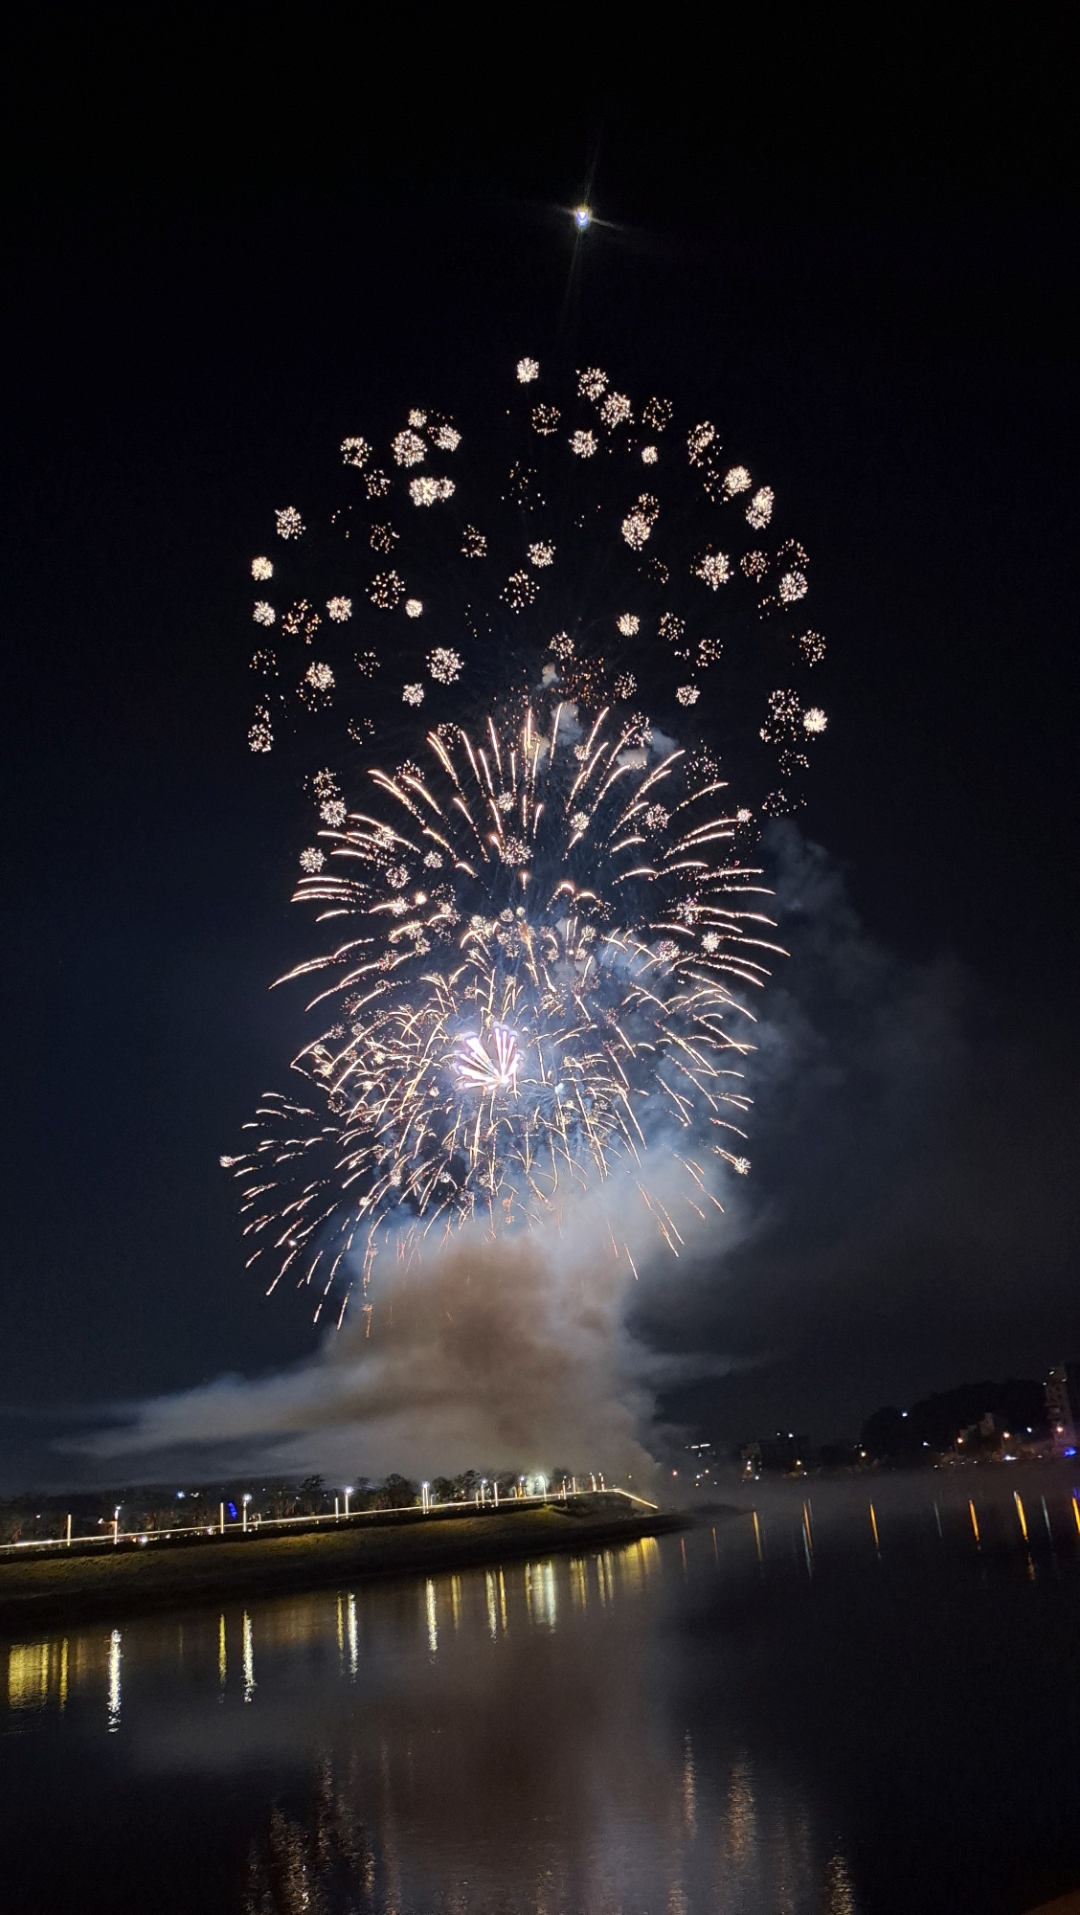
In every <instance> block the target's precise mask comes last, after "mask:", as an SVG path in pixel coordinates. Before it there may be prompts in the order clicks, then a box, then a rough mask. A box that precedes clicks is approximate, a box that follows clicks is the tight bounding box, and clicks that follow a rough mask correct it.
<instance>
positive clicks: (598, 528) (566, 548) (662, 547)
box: [247, 357, 825, 813]
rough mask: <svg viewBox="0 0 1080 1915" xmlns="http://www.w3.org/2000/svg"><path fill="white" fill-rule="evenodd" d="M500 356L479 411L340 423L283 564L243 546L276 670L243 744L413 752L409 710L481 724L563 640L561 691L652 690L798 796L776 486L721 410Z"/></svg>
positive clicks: (278, 546)
mask: <svg viewBox="0 0 1080 1915" xmlns="http://www.w3.org/2000/svg"><path fill="white" fill-rule="evenodd" d="M507 372H508V379H507V390H506V393H505V395H504V398H505V403H503V401H502V400H500V403H499V406H498V408H497V412H496V413H494V414H493V417H492V420H491V421H489V422H488V423H486V424H478V425H476V426H474V427H473V428H471V429H470V427H469V425H468V423H467V422H463V423H462V425H461V426H459V425H458V424H457V423H455V422H454V421H453V420H452V419H450V418H449V417H448V416H447V415H446V414H444V413H436V412H432V411H428V410H425V409H423V408H419V407H413V408H412V409H410V410H409V411H408V413H407V414H406V415H405V417H404V418H400V417H399V418H398V419H396V420H393V419H391V420H388V421H387V422H386V425H385V428H384V429H383V430H382V431H381V432H378V433H377V432H374V431H371V430H370V429H369V430H368V432H367V433H366V435H365V436H360V435H358V434H352V435H350V436H348V437H346V438H345V439H344V441H343V442H342V445H341V450H340V453H339V454H335V458H334V471H335V473H336V480H335V483H336V484H337V485H338V486H339V487H342V488H343V492H342V495H341V496H340V498H339V501H338V503H337V504H336V505H335V506H334V507H333V508H332V509H330V510H329V511H321V510H320V511H316V510H315V509H313V508H309V507H308V505H307V504H303V505H293V506H289V507H285V508H281V509H279V510H278V512H277V514H276V519H275V522H274V523H275V529H276V533H277V539H276V541H275V544H274V558H273V561H271V560H270V559H268V558H266V557H264V556H260V557H257V558H256V559H254V560H253V561H252V564H251V572H252V576H253V578H255V579H257V580H258V581H259V582H260V586H261V587H262V592H261V595H260V597H259V599H258V600H256V601H255V603H254V610H253V612H252V611H251V610H250V609H249V611H248V614H247V615H248V616H249V617H252V616H253V617H254V619H255V622H256V623H259V624H264V625H268V626H269V625H276V626H277V628H278V630H279V631H280V632H281V634H282V649H281V656H280V657H279V659H278V661H277V665H276V668H275V671H274V673H272V674H266V673H264V672H262V668H261V667H260V666H259V665H258V664H257V663H256V664H255V670H256V671H258V672H260V673H262V675H263V676H264V677H265V678H266V682H265V685H264V686H263V687H261V688H260V692H259V693H258V694H257V701H256V702H257V706H258V710H257V713H256V723H255V725H254V727H253V729H252V733H251V739H252V748H253V750H256V751H260V752H261V751H266V750H267V749H268V745H267V739H268V738H269V739H270V740H271V741H272V742H273V743H274V744H275V745H277V746H278V747H279V748H280V745H281V743H283V742H284V740H285V739H286V738H287V737H289V735H290V734H292V733H294V732H295V733H297V734H299V735H300V736H303V734H305V733H307V734H309V735H310V734H311V733H312V732H314V734H315V736H316V737H317V740H318V744H317V746H316V749H318V751H319V753H320V755H325V754H326V753H327V752H329V753H332V754H336V755H340V754H341V753H342V751H351V753H352V761H353V763H354V764H355V763H356V762H357V753H356V749H355V747H356V745H357V743H358V742H359V740H360V739H361V738H363V740H364V741H365V743H366V744H370V748H371V749H372V750H373V751H379V752H382V753H389V754H391V755H394V754H396V753H397V752H398V751H399V750H400V751H402V752H403V753H404V752H405V751H408V750H410V749H412V745H411V743H410V742H408V741H409V740H410V737H411V736H412V734H411V732H410V724H411V723H412V720H411V719H410V712H413V711H415V710H416V708H417V707H418V706H420V705H423V707H424V713H423V716H424V723H425V727H426V726H427V725H428V724H435V725H437V724H439V723H442V722H449V723H461V722H467V723H473V724H475V723H477V722H482V716H483V714H484V713H486V712H487V711H490V710H493V709H496V708H500V707H501V706H504V701H505V699H506V698H507V697H508V696H509V694H510V693H511V692H520V690H521V689H522V687H523V686H531V684H532V680H533V672H534V666H535V661H536V660H537V659H538V658H539V657H540V656H541V655H542V654H548V653H549V652H550V649H551V647H552V643H553V640H554V639H555V638H556V637H558V638H559V640H560V641H565V648H564V650H563V651H562V652H560V653H559V654H558V658H559V663H558V664H557V665H556V666H555V667H554V669H555V671H556V673H557V689H558V690H559V691H560V692H561V694H562V695H563V697H564V698H566V699H567V700H575V701H577V702H578V703H579V704H583V705H586V706H591V708H592V709H593V710H594V711H595V710H596V709H598V708H599V707H600V706H601V705H609V706H611V705H613V706H615V707H617V706H618V704H619V703H620V702H625V701H626V700H628V699H633V698H635V697H636V692H635V690H633V689H629V690H628V689H627V688H628V687H629V688H636V687H637V686H639V685H640V686H644V687H647V696H648V700H649V709H650V715H651V717H652V719H653V721H654V723H655V724H657V725H658V726H660V727H663V728H664V729H667V730H673V731H674V733H675V735H677V736H679V737H680V738H681V739H683V740H684V741H686V740H687V739H688V733H687V723H688V722H689V721H688V720H687V716H686V714H687V712H688V710H689V709H690V708H693V711H694V717H693V721H692V723H693V738H694V739H695V740H698V741H706V742H708V743H709V744H710V745H711V746H712V747H713V749H714V750H716V751H718V752H719V753H720V754H721V755H722V756H723V758H724V761H725V767H726V769H727V771H728V773H729V775H730V776H731V777H732V778H733V779H734V780H735V782H737V784H738V786H739V789H740V792H741V793H742V795H743V797H744V799H745V800H746V801H747V802H748V803H749V804H750V806H751V808H752V809H754V810H755V811H757V812H759V813H760V812H763V811H765V812H774V813H775V812H780V811H789V810H791V809H793V808H794V807H796V806H798V805H799V804H800V803H801V802H802V798H801V782H802V777H803V772H804V763H803V760H802V758H800V757H798V756H797V755H793V754H792V753H791V752H790V751H787V750H786V749H785V741H784V740H783V739H781V738H779V737H778V736H777V734H776V732H775V727H770V725H769V715H770V710H771V707H770V699H771V698H772V697H773V696H774V695H775V693H776V692H777V691H778V689H780V690H783V691H784V692H785V694H787V693H788V692H789V689H790V688H792V687H794V688H795V689H794V690H792V691H791V692H790V695H792V696H799V695H800V694H799V691H798V680H799V677H800V676H805V674H806V673H807V672H808V671H810V670H815V669H816V668H817V667H818V666H819V665H820V662H821V660H822V657H823V655H824V650H825V643H824V640H823V638H822V636H821V634H820V632H815V631H810V630H808V629H807V628H806V623H805V619H804V618H803V612H804V610H805V605H804V601H805V600H806V599H807V597H808V594H810V592H811V579H810V572H809V569H808V568H809V558H808V555H807V553H806V551H805V549H804V547H803V546H802V545H800V544H799V543H798V541H797V540H795V539H793V538H791V537H790V536H785V535H784V534H783V532H782V530H781V531H779V532H776V531H775V528H776V527H777V525H778V523H779V521H780V519H781V517H782V501H781V500H780V499H779V498H778V497H777V494H776V492H775V491H774V489H773V487H772V486H770V485H767V484H761V483H759V475H757V474H755V473H753V472H752V471H751V469H750V467H749V466H747V465H745V464H743V463H741V462H740V461H739V460H738V459H733V458H732V457H731V456H730V454H729V453H728V452H726V451H725V448H724V446H723V443H722V434H721V432H720V430H719V428H718V427H717V426H716V425H715V424H713V423H712V422H711V421H710V420H702V419H701V418H694V417H693V416H687V417H686V418H684V419H683V420H682V421H679V420H678V418H677V417H676V414H675V409H674V407H673V406H672V405H671V403H670V402H669V401H668V400H666V399H663V398H658V397H644V398H638V397H637V396H635V395H632V394H629V393H623V392H618V391H615V390H614V389H613V387H612V383H611V380H610V379H609V377H608V375H607V373H606V372H605V371H604V370H603V369H602V368H600V367H597V366H590V367H587V368H586V369H585V370H583V371H580V372H578V373H576V374H572V375H570V374H563V375H551V374H550V372H549V370H548V369H547V368H545V367H543V366H541V364H540V362H539V361H537V360H536V359H533V358H529V357H526V358H523V359H522V360H520V362H519V363H518V366H517V370H516V377H515V376H514V371H513V368H508V369H507ZM271 581H272V584H271ZM316 630H318V641H317V643H318V647H319V654H318V657H317V658H316V659H314V660H313V659H312V656H311V650H310V648H311V646H312V644H313V642H314V634H315V632H316ZM261 656H264V654H259V655H257V657H261ZM448 660H450V661H453V667H452V669H448V668H447V665H446V661H448ZM313 664H314V665H315V666H316V667H317V669H318V674H319V680H318V683H315V684H314V685H313V680H312V672H311V667H312V665H313ZM294 668H295V669H294ZM373 673H374V677H373ZM403 707H404V710H403ZM813 709H815V710H817V709H818V705H817V701H816V700H815V701H813ZM807 732H808V733H809V734H811V735H812V734H813V727H812V726H809V727H807ZM804 742H805V738H804ZM778 757H779V758H780V760H781V762H780V765H779V772H780V778H779V781H778V779H777V769H778V767H777V758H778Z"/></svg>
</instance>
